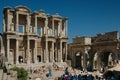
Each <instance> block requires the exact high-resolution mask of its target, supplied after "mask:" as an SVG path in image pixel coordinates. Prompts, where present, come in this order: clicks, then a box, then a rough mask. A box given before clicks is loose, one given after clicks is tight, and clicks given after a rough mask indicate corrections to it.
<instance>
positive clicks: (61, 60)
mask: <svg viewBox="0 0 120 80" xmlns="http://www.w3.org/2000/svg"><path fill="white" fill-rule="evenodd" d="M60 62H63V59H62V41H60Z"/></svg>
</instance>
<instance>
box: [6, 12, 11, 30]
mask: <svg viewBox="0 0 120 80" xmlns="http://www.w3.org/2000/svg"><path fill="white" fill-rule="evenodd" d="M9 12H10V10H7V31H9V30H10V22H9V19H10V18H9V16H10V15H9Z"/></svg>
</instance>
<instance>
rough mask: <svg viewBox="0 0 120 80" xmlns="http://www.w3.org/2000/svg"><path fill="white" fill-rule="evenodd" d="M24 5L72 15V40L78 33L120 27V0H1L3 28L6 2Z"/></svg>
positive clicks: (70, 19)
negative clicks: (3, 12)
mask: <svg viewBox="0 0 120 80" xmlns="http://www.w3.org/2000/svg"><path fill="white" fill-rule="evenodd" d="M18 5H23V6H27V7H28V8H30V9H31V11H32V12H33V11H39V10H40V9H43V10H44V11H45V13H48V14H50V15H54V14H55V13H59V14H60V15H61V16H62V17H68V18H69V22H68V31H69V32H68V36H69V42H70V43H71V42H72V38H73V37H76V36H95V35H96V34H98V33H104V32H109V31H115V30H118V31H120V0H0V27H1V28H0V32H2V11H3V8H4V7H5V6H11V7H12V8H14V7H15V6H18Z"/></svg>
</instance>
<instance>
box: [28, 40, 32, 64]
mask: <svg viewBox="0 0 120 80" xmlns="http://www.w3.org/2000/svg"><path fill="white" fill-rule="evenodd" d="M30 57H31V56H30V40H29V38H27V64H30Z"/></svg>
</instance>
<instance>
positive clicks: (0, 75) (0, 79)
mask: <svg viewBox="0 0 120 80" xmlns="http://www.w3.org/2000/svg"><path fill="white" fill-rule="evenodd" d="M2 77H3V70H2V69H1V70H0V80H2Z"/></svg>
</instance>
